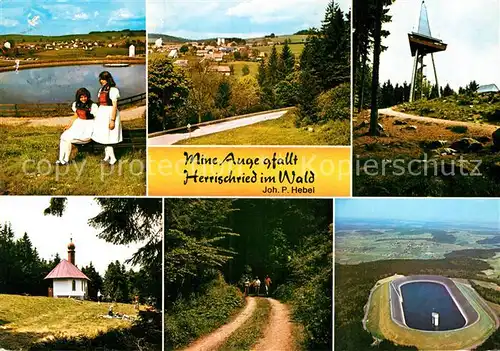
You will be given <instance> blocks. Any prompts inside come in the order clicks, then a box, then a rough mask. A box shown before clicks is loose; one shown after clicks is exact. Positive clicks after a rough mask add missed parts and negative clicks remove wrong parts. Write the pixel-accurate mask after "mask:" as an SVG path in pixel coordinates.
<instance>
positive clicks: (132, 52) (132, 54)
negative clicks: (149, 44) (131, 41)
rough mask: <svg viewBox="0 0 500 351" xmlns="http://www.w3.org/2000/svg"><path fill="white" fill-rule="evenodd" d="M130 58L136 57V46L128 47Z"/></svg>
mask: <svg viewBox="0 0 500 351" xmlns="http://www.w3.org/2000/svg"><path fill="white" fill-rule="evenodd" d="M128 57H135V46H134V45H130V46H129V47H128Z"/></svg>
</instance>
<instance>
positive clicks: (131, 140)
mask: <svg viewBox="0 0 500 351" xmlns="http://www.w3.org/2000/svg"><path fill="white" fill-rule="evenodd" d="M122 135H123V141H122V142H121V143H118V144H113V145H112V146H113V148H114V149H115V150H116V149H132V150H133V151H136V150H145V149H146V129H141V128H138V129H123V130H122ZM74 145H75V146H76V148H75V149H77V152H88V153H91V154H96V153H102V152H104V148H105V147H106V146H107V145H103V144H99V143H96V142H95V141H91V142H89V143H87V144H74ZM74 151H76V150H74ZM72 156H73V155H72ZM72 158H73V157H72Z"/></svg>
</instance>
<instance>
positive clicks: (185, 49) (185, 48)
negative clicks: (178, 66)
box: [179, 44, 189, 55]
mask: <svg viewBox="0 0 500 351" xmlns="http://www.w3.org/2000/svg"><path fill="white" fill-rule="evenodd" d="M179 51H180V53H181V54H183V55H185V54H187V53H188V52H189V46H188V45H186V44H184V45H182V46H181V48H180V49H179Z"/></svg>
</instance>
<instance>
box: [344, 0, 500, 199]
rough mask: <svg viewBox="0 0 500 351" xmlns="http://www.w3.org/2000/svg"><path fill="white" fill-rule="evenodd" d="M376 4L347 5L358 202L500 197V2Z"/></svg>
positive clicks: (384, 2) (355, 186)
mask: <svg viewBox="0 0 500 351" xmlns="http://www.w3.org/2000/svg"><path fill="white" fill-rule="evenodd" d="M378 4H379V7H376V6H372V7H368V6H365V2H363V1H360V0H355V1H354V3H353V27H354V34H353V81H354V83H353V86H354V87H353V106H354V111H353V150H354V160H355V164H354V166H353V167H355V168H356V177H355V178H354V188H353V189H354V190H353V192H354V195H356V196H498V195H499V194H500V187H499V185H498V184H499V183H498V166H499V164H498V162H499V161H500V156H499V153H498V151H499V150H500V139H499V135H500V123H499V121H500V90H499V87H500V81H499V80H498V79H499V77H500V72H499V71H498V64H497V63H496V59H495V58H494V57H497V56H498V43H499V39H500V37H499V32H498V30H497V29H498V23H499V21H500V18H499V12H498V7H499V2H498V0H486V1H482V2H481V3H480V4H479V3H475V4H471V2H469V1H462V0H461V1H456V2H454V6H453V15H450V12H449V6H448V2H447V1H445V0H437V1H409V0H403V1H380V2H378ZM367 9H369V10H367ZM465 67H467V68H466V69H465Z"/></svg>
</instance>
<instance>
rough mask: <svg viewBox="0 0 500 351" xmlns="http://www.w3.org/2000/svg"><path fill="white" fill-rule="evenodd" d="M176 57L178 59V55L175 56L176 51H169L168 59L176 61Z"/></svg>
mask: <svg viewBox="0 0 500 351" xmlns="http://www.w3.org/2000/svg"><path fill="white" fill-rule="evenodd" d="M177 57H179V55H178V54H177V49H173V50H170V52H169V54H168V58H173V59H176V58H177Z"/></svg>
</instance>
